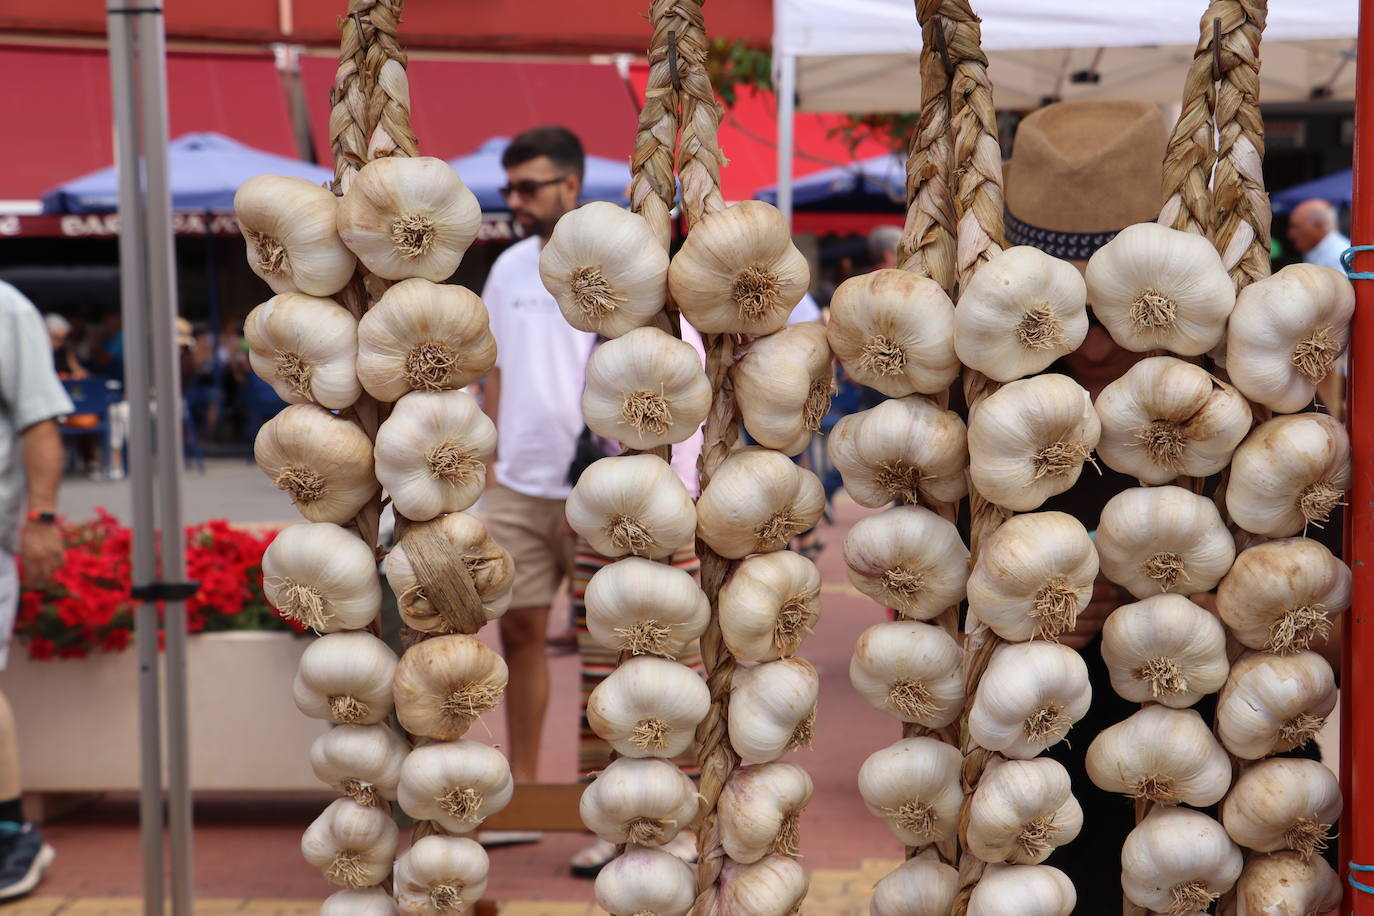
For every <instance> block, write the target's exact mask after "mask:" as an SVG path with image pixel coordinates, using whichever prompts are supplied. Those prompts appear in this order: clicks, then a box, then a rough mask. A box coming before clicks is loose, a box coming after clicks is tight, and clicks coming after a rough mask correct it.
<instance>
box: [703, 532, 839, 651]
mask: <svg viewBox="0 0 1374 916" xmlns="http://www.w3.org/2000/svg"><path fill="white" fill-rule="evenodd" d="M820 613H821V571H820V570H819V569H817V568H816V564H815V563H812V562H811V561H810V560H808V559H807V558H806V557H804V556H802V555H801V554H798V553H793V552H792V551H790V550H777V551H774V552H773V553H761V554H757V555H755V556H752V557H749V558H748V559H747V560H745V561H744V562H742V563H740V564H739V566H737V567H735V571H734V572H733V573H731V575H730V578H729V579H728V580H726V582H725V584H724V585H722V586H721V589H720V600H719V619H720V635H721V637H722V638H723V639H724V640H725V646H726V648H727V649H729V650H730V654H731V655H733V656H735V658H737V659H740V660H742V661H747V662H771V661H773V660H774V659H777V658H783V657H784V656H788V655H791V654H793V653H794V652H796V651H797V647H798V646H800V645H801V643H802V640H803V639H805V638H806V636H807V634H808V633H810V632H811V629H812V627H814V626H815V624H816V620H817V619H818V618H819V617H820Z"/></svg>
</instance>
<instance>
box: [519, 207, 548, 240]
mask: <svg viewBox="0 0 1374 916" xmlns="http://www.w3.org/2000/svg"><path fill="white" fill-rule="evenodd" d="M522 217H523V218H522ZM515 221H516V222H517V223H519V224H520V228H521V229H523V230H524V231H525V235H527V236H529V235H538V236H541V237H543V238H546V239H547V238H548V237H549V236H550V235H551V234H552V233H553V227H554V226H555V225H556V224H557V223H558V220H556V219H555V220H542V219H538V218H537V217H535V216H532V215H531V214H529V213H524V212H522V213H518V214H516V217H515Z"/></svg>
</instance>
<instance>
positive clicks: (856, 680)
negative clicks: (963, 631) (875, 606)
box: [849, 620, 964, 729]
mask: <svg viewBox="0 0 1374 916" xmlns="http://www.w3.org/2000/svg"><path fill="white" fill-rule="evenodd" d="M962 661H963V652H962V651H961V650H960V648H959V644H958V643H957V642H955V641H954V637H952V636H950V635H949V634H948V633H946V632H945V631H944V630H942V629H940V628H939V627H937V626H935V625H934V624H929V623H918V622H916V621H914V620H894V621H889V622H887V623H880V624H877V625H875V626H871V627H869V628H868V629H867V630H864V632H863V634H862V635H861V636H860V637H859V639H858V642H857V643H855V645H854V655H853V657H852V658H851V659H850V662H849V681H850V683H852V684H853V685H854V689H855V690H857V691H858V692H859V693H861V694H862V695H863V697H864V699H866V700H868V702H869V705H871V706H872V707H873V708H874V709H876V710H879V711H880V712H885V713H887V714H888V715H889V716H892V717H893V718H895V719H897V720H899V721H901V722H914V723H916V724H918V725H922V726H924V727H926V728H931V729H934V728H944V727H945V726H946V725H948V724H949V723H951V722H953V721H954V720H955V719H957V718H958V717H959V713H960V712H961V711H962V710H963V707H964V677H963V671H962V670H961V663H962Z"/></svg>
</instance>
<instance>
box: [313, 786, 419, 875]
mask: <svg viewBox="0 0 1374 916" xmlns="http://www.w3.org/2000/svg"><path fill="white" fill-rule="evenodd" d="M399 840H400V831H399V830H397V828H396V822H395V821H393V820H392V819H391V812H390V811H386V810H383V809H382V808H379V807H364V806H362V805H360V804H358V803H357V802H355V801H353V800H352V799H349V798H340V799H336V800H335V801H334V802H332V803H331V804H330V805H329V807H328V808H325V809H324V813H322V814H321V815H320V816H319V817H317V818H315V821H314V822H313V823H312V824H311V825H310V826H309V827H307V828H306V830H305V834H304V835H302V836H301V855H302V857H304V858H305V861H307V862H309V863H310V864H311V865H313V866H315V867H316V868H318V869H319V870H320V871H322V872H324V876H325V880H327V881H328V882H329V883H330V884H333V885H336V886H338V887H356V888H362V887H371V886H372V885H374V884H380V883H381V882H382V881H383V880H384V879H385V878H386V876H387V875H389V874H391V860H392V859H393V858H395V856H396V846H397V843H398V842H399Z"/></svg>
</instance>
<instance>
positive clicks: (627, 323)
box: [539, 201, 668, 338]
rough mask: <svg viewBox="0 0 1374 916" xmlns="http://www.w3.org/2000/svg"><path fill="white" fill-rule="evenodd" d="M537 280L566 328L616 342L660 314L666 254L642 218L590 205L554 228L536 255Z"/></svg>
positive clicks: (665, 285)
mask: <svg viewBox="0 0 1374 916" xmlns="http://www.w3.org/2000/svg"><path fill="white" fill-rule="evenodd" d="M539 277H540V279H542V280H543V281H544V288H545V289H547V290H548V291H549V294H550V295H551V296H553V298H554V299H555V300H556V301H557V302H558V308H559V311H561V312H562V313H563V318H564V319H565V320H566V321H567V322H568V324H570V325H572V326H573V327H575V328H577V329H578V330H579V331H591V332H594V333H596V334H600V335H601V336H602V337H609V338H616V337H619V336H620V335H622V334H624V333H626V332H627V331H631V330H633V329H635V328H638V327H641V326H643V325H645V324H648V323H649V320H650V319H652V318H653V317H654V315H656V314H658V312H660V311H662V309H663V303H664V300H665V299H666V298H667V296H668V252H667V251H665V250H664V248H663V246H662V245H661V244H659V241H658V239H657V238H656V237H655V235H654V231H653V229H651V228H650V227H649V223H648V221H647V220H645V219H644V217H642V216H640V215H639V214H638V213H631V212H630V211H629V210H625V209H623V208H621V207H617V206H616V205H615V204H613V203H608V202H606V201H593V202H592V203H588V204H583V205H582V206H580V207H578V208H577V209H576V210H572V211H570V212H568V213H565V214H563V217H562V218H561V219H560V220H559V221H558V224H557V225H555V226H554V227H553V233H552V234H551V235H550V236H549V239H548V241H547V242H545V243H544V247H543V248H542V249H541V250H540V252H539Z"/></svg>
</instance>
